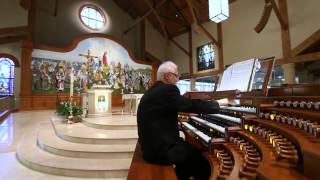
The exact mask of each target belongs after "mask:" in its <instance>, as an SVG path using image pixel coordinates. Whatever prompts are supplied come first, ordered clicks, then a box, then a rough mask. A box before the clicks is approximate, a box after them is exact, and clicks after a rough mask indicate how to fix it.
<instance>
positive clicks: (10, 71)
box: [0, 57, 14, 95]
mask: <svg viewBox="0 0 320 180" xmlns="http://www.w3.org/2000/svg"><path fill="white" fill-rule="evenodd" d="M13 80H14V62H13V61H12V60H11V59H9V58H6V57H0V95H13Z"/></svg>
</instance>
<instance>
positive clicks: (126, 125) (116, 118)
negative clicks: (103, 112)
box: [82, 115, 137, 130]
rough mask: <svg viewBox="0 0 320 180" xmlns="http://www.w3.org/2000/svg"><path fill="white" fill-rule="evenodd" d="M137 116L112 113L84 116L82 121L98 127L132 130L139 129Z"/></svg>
mask: <svg viewBox="0 0 320 180" xmlns="http://www.w3.org/2000/svg"><path fill="white" fill-rule="evenodd" d="M136 118H137V117H136V116H131V115H111V116H107V117H98V118H84V119H83V121H82V123H83V124H84V125H86V126H89V127H93V128H97V129H108V130H130V129H137V120H136Z"/></svg>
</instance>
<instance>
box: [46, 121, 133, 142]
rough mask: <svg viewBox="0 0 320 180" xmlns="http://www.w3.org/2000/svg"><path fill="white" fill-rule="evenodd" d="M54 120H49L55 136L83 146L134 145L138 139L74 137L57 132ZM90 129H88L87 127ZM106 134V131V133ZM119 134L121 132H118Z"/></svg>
mask: <svg viewBox="0 0 320 180" xmlns="http://www.w3.org/2000/svg"><path fill="white" fill-rule="evenodd" d="M55 121H57V120H55V119H52V118H51V124H52V126H53V129H54V131H55V133H56V135H57V136H58V137H59V138H61V139H63V140H66V141H69V142H75V143H84V144H136V142H137V140H138V137H137V136H136V137H121V138H100V137H98V138H90V137H76V136H71V135H68V134H65V133H61V132H59V130H58V129H57V128H56V125H55ZM88 128H90V127H88ZM106 133H107V131H106ZM119 133H121V130H120V131H119Z"/></svg>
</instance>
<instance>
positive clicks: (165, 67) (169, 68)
mask: <svg viewBox="0 0 320 180" xmlns="http://www.w3.org/2000/svg"><path fill="white" fill-rule="evenodd" d="M177 68H178V66H177V65H176V64H175V63H173V62H172V61H166V62H164V63H162V64H161V65H160V66H159V68H158V72H157V80H160V81H161V80H164V75H165V74H166V73H170V72H171V73H176V72H177Z"/></svg>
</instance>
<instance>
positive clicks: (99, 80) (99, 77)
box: [94, 70, 103, 85]
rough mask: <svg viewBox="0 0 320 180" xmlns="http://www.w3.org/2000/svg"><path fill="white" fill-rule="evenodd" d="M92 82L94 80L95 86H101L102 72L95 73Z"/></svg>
mask: <svg viewBox="0 0 320 180" xmlns="http://www.w3.org/2000/svg"><path fill="white" fill-rule="evenodd" d="M94 80H95V82H96V84H99V85H101V84H102V80H103V75H102V72H101V71H100V70H98V71H97V72H96V74H95V75H94Z"/></svg>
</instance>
